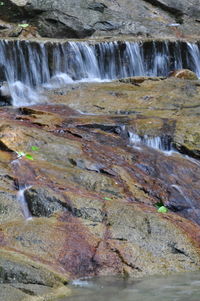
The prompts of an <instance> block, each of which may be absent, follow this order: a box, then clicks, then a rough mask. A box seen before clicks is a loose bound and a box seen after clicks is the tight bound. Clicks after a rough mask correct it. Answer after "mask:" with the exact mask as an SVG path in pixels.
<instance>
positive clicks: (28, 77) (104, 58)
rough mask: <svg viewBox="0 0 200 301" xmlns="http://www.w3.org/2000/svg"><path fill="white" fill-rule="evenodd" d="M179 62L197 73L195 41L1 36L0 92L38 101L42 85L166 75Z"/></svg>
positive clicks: (199, 60) (17, 101)
mask: <svg viewBox="0 0 200 301" xmlns="http://www.w3.org/2000/svg"><path fill="white" fill-rule="evenodd" d="M182 68H188V69H191V70H193V71H195V72H196V73H197V75H198V76H199V77H200V48H199V45H198V44H192V43H185V42H160V41H159V42H144V43H142V42H101V43H96V44H88V43H87V42H70V41H68V42H64V43H54V42H52V43H50V42H46V43H42V42H41V43H37V42H30V41H7V40H1V41H0V71H1V72H0V79H1V80H4V81H7V86H6V87H2V88H1V93H2V94H6V93H7V94H8V93H10V94H11V97H12V100H13V105H15V106H20V105H29V104H34V103H37V102H38V101H40V100H41V97H39V96H38V92H40V90H41V88H58V87H60V86H64V85H66V84H70V83H73V82H80V81H86V82H89V81H108V80H114V79H118V78H123V77H129V76H167V75H168V74H169V72H170V71H173V70H177V69H182ZM8 91H9V92H8Z"/></svg>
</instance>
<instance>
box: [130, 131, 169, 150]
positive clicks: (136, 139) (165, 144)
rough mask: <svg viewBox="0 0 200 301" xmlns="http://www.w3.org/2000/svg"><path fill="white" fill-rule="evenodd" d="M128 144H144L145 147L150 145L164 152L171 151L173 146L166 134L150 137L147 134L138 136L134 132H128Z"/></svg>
mask: <svg viewBox="0 0 200 301" xmlns="http://www.w3.org/2000/svg"><path fill="white" fill-rule="evenodd" d="M128 134H129V141H130V144H131V145H133V146H136V147H137V148H138V146H139V147H140V145H146V146H147V147H151V148H153V149H156V150H160V151H163V152H166V153H169V152H172V151H173V147H172V143H171V138H170V137H168V136H162V137H159V136H156V137H150V136H148V135H144V136H139V135H138V134H136V133H133V132H128Z"/></svg>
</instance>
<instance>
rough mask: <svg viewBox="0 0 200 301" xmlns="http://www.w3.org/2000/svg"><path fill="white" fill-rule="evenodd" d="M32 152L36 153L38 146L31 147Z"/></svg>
mask: <svg viewBox="0 0 200 301" xmlns="http://www.w3.org/2000/svg"><path fill="white" fill-rule="evenodd" d="M31 149H32V151H38V150H39V149H40V148H39V147H38V146H34V145H33V146H31Z"/></svg>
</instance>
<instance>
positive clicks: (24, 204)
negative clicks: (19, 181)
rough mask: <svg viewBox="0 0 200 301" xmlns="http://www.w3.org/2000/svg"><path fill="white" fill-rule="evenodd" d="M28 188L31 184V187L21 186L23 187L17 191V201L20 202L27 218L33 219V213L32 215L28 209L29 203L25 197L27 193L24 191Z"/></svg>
mask: <svg viewBox="0 0 200 301" xmlns="http://www.w3.org/2000/svg"><path fill="white" fill-rule="evenodd" d="M28 188H30V186H29V187H21V188H19V191H18V193H17V201H18V202H19V204H20V207H21V210H22V213H23V216H24V218H25V219H26V220H30V219H32V215H31V213H30V211H29V209H28V205H27V202H26V198H25V195H24V192H25V191H26V189H28Z"/></svg>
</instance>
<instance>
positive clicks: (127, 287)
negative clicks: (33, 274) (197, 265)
mask: <svg viewBox="0 0 200 301" xmlns="http://www.w3.org/2000/svg"><path fill="white" fill-rule="evenodd" d="M71 288H72V296H70V297H66V298H61V299H58V300H57V301H199V300H200V272H198V273H185V274H177V275H173V276H165V277H164V276H162V277H150V278H146V279H143V280H130V279H122V278H119V277H104V278H94V279H86V280H76V281H75V282H74V283H73V285H72V286H71Z"/></svg>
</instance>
